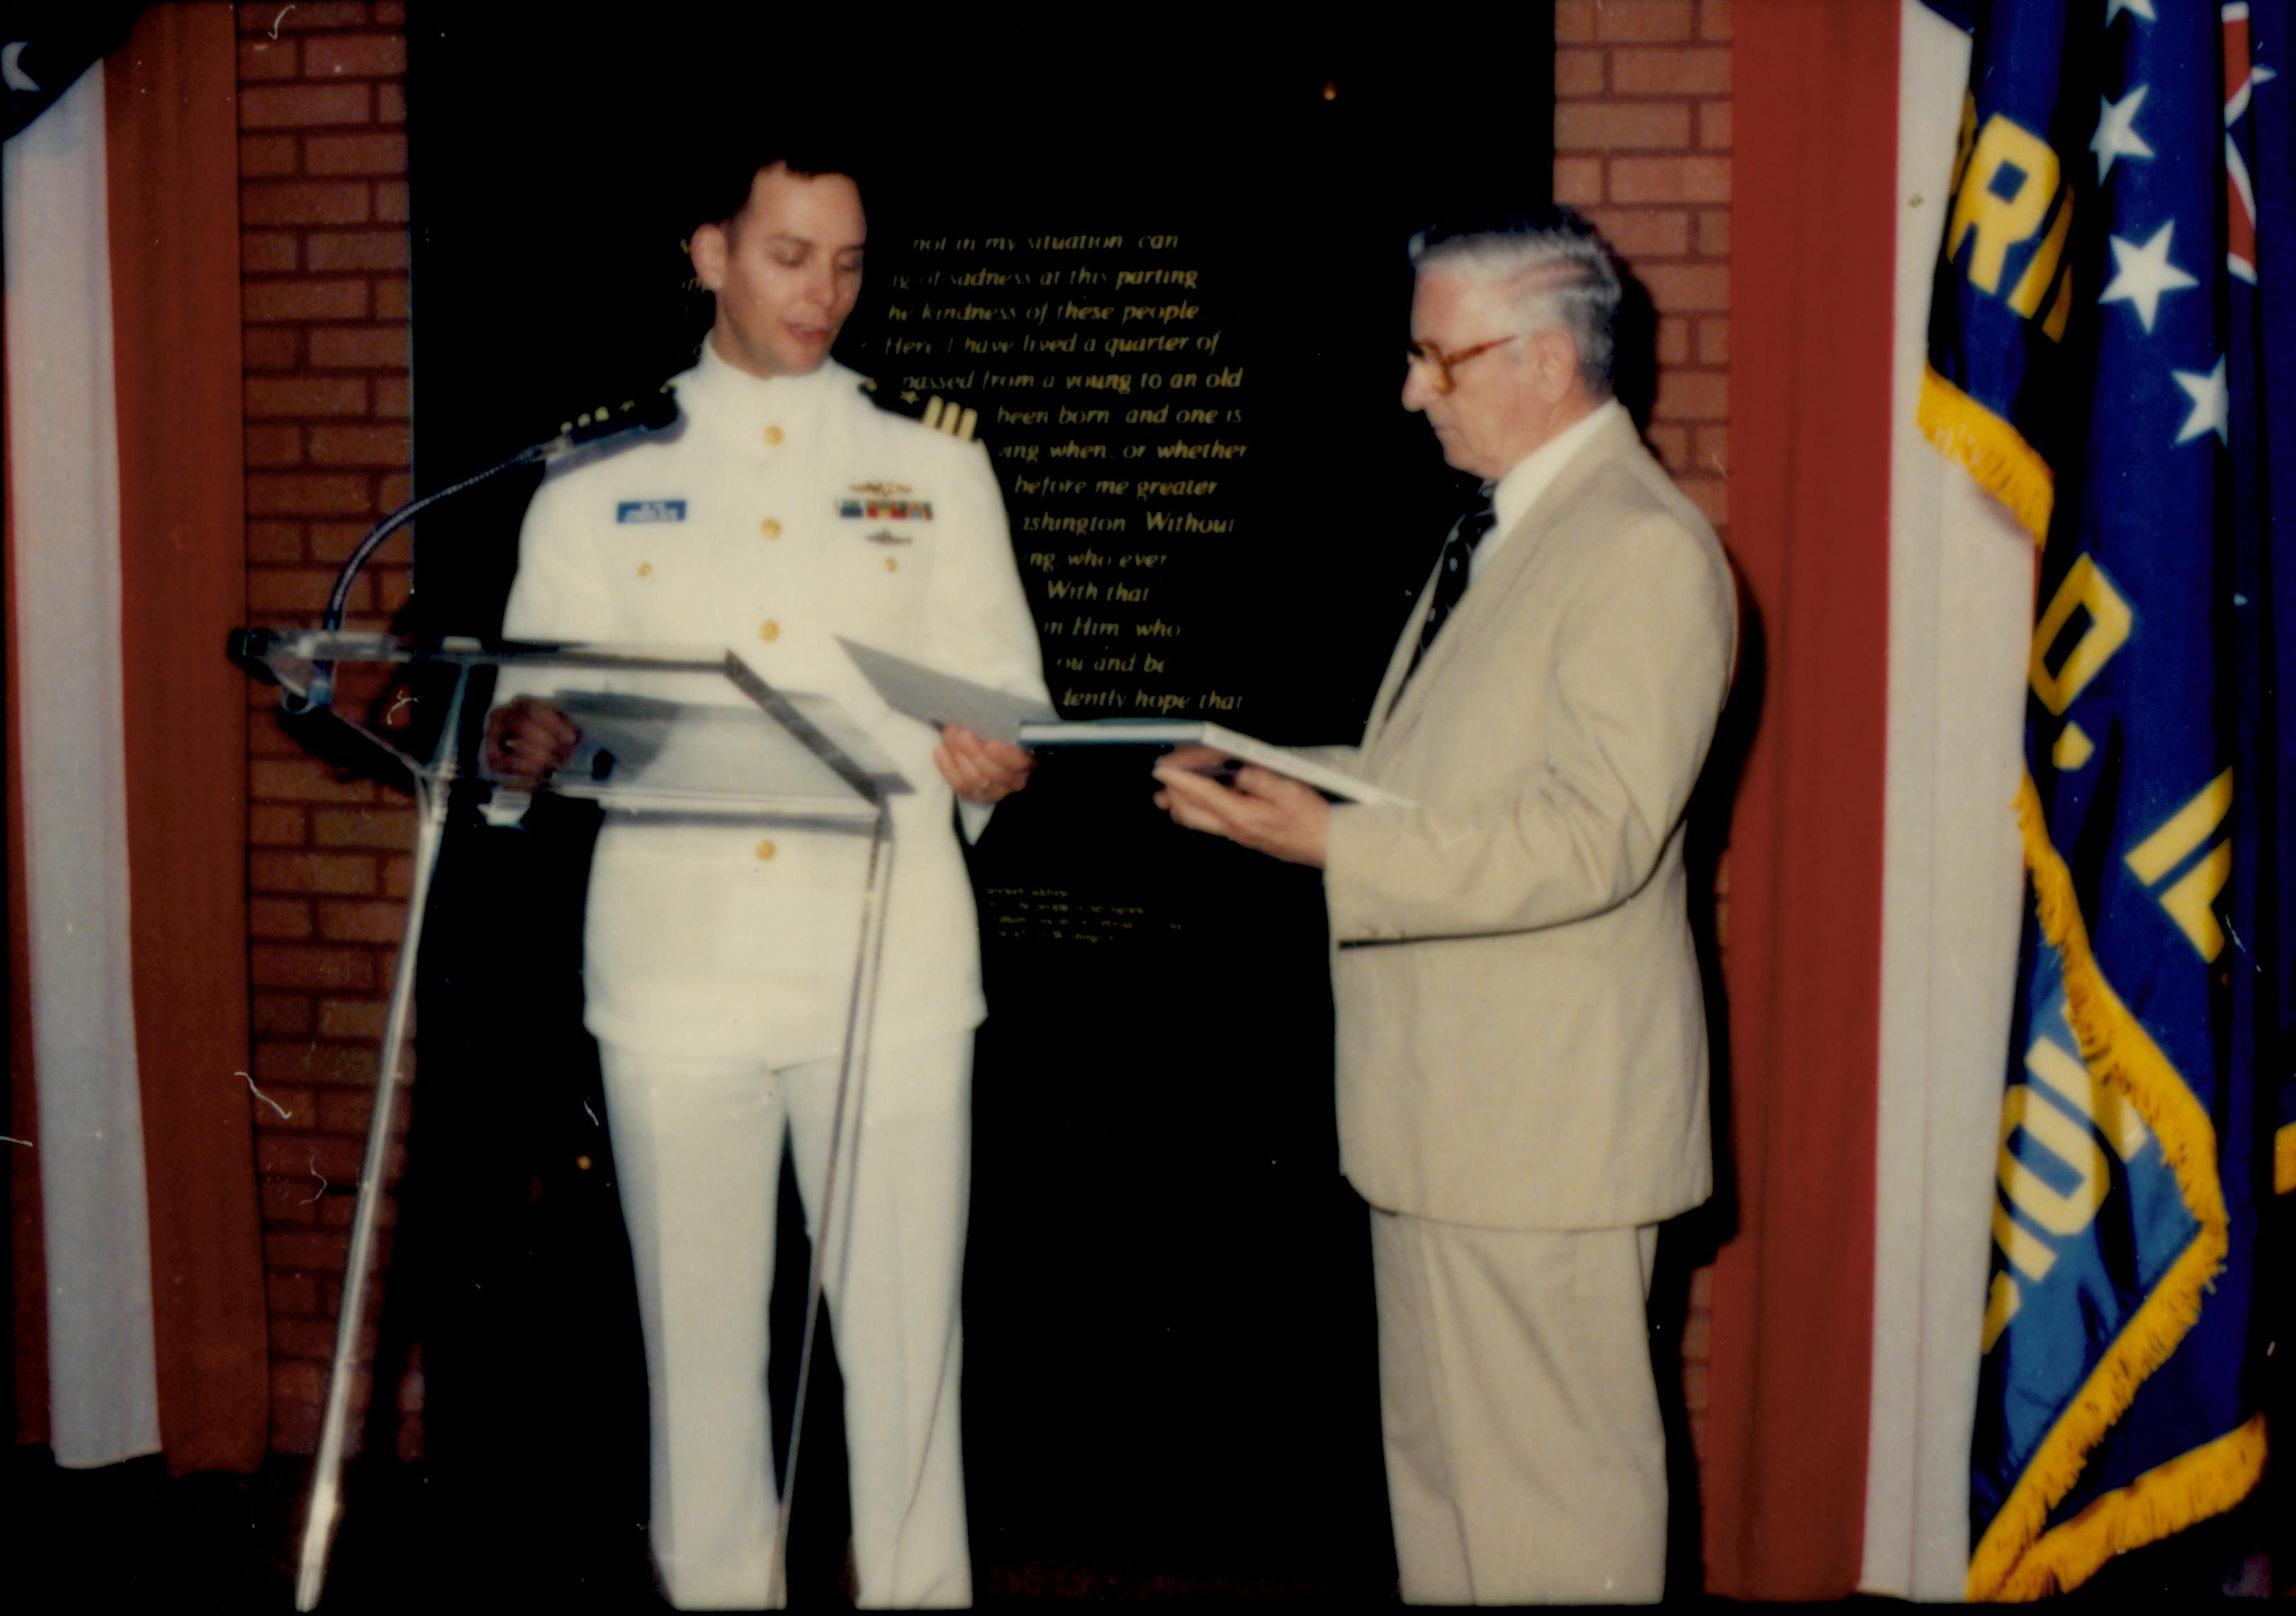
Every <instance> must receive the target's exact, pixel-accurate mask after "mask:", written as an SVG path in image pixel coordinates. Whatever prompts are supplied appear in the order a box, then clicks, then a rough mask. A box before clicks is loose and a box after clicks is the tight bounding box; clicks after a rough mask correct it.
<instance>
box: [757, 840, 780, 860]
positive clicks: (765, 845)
mask: <svg viewBox="0 0 2296 1616" xmlns="http://www.w3.org/2000/svg"><path fill="white" fill-rule="evenodd" d="M779 850H780V849H777V848H775V846H774V844H773V843H772V842H770V841H761V842H759V843H758V860H759V862H760V863H762V862H763V861H764V860H766V859H768V858H771V857H773V856H774V855H775V853H776V852H778V851H779Z"/></svg>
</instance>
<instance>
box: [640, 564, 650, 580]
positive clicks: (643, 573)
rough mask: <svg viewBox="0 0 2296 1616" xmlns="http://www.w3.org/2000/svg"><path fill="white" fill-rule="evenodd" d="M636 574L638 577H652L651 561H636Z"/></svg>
mask: <svg viewBox="0 0 2296 1616" xmlns="http://www.w3.org/2000/svg"><path fill="white" fill-rule="evenodd" d="M638 576H639V577H640V578H652V576H653V563H652V562H639V563H638Z"/></svg>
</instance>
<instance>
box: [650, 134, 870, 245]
mask: <svg viewBox="0 0 2296 1616" xmlns="http://www.w3.org/2000/svg"><path fill="white" fill-rule="evenodd" d="M776 163H779V164H781V165H782V166H783V167H784V168H787V169H788V170H789V171H790V172H791V174H794V175H796V176H798V177H799V179H818V178H820V177H821V176H823V175H824V174H841V175H843V176H845V177H846V178H848V179H849V180H851V181H852V182H853V183H854V184H855V185H857V186H859V187H860V188H861V193H862V195H863V196H864V197H866V196H867V195H868V191H869V186H868V176H867V170H868V168H869V165H868V164H867V163H865V162H864V161H862V160H861V159H860V157H859V154H858V153H857V152H850V151H847V150H840V149H839V148H836V147H833V146H828V145H823V144H799V143H791V144H780V143H767V142H757V143H753V144H750V145H748V146H747V147H746V148H743V149H740V150H738V151H736V152H734V153H732V154H731V155H726V156H718V157H713V158H709V159H705V160H703V162H702V163H701V164H700V165H699V166H698V168H697V171H696V173H695V175H694V178H693V200H692V201H691V202H690V203H689V204H688V207H687V215H688V217H689V219H690V220H691V222H692V223H693V225H695V226H701V225H724V224H726V223H728V222H729V221H730V220H732V218H733V217H734V215H735V214H737V213H739V212H741V211H742V204H743V203H745V202H747V201H749V200H750V185H753V184H754V183H756V180H757V177H758V175H759V174H760V173H762V172H763V171H765V170H766V169H767V168H772V167H773V166H774V165H775V164H776Z"/></svg>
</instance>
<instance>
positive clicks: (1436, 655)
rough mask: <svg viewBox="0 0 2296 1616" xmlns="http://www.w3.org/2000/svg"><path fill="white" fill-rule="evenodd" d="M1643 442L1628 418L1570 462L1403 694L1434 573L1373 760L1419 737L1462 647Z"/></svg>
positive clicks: (1608, 427) (1377, 709) (1396, 669)
mask: <svg viewBox="0 0 2296 1616" xmlns="http://www.w3.org/2000/svg"><path fill="white" fill-rule="evenodd" d="M1635 443H1636V438H1635V430H1634V423H1633V422H1632V421H1631V420H1630V419H1628V418H1627V417H1626V416H1625V415H1624V414H1620V417H1619V418H1618V419H1617V420H1614V421H1611V422H1607V423H1605V424H1604V425H1603V427H1602V428H1600V429H1599V430H1598V431H1596V432H1595V435H1594V436H1593V437H1592V438H1589V439H1587V442H1586V444H1585V445H1584V446H1583V447H1581V448H1580V449H1579V452H1578V453H1577V454H1576V455H1572V456H1571V457H1570V459H1569V460H1568V461H1566V462H1565V463H1563V465H1562V470H1560V471H1559V472H1556V473H1555V474H1554V480H1552V481H1551V482H1549V483H1548V484H1547V485H1546V488H1544V489H1542V490H1541V491H1540V493H1539V496H1538V498H1537V499H1535V500H1533V501H1531V504H1530V508H1529V510H1527V511H1525V512H1524V513H1522V515H1521V517H1519V518H1518V519H1517V520H1516V521H1515V522H1514V524H1513V526H1512V527H1510V528H1509V529H1507V530H1506V537H1505V542H1504V543H1502V544H1501V545H1500V546H1499V547H1498V549H1497V552H1496V553H1494V554H1492V555H1491V556H1490V558H1489V560H1488V562H1486V563H1485V564H1484V566H1483V568H1482V570H1481V571H1480V572H1479V573H1477V574H1476V575H1475V578H1474V581H1473V582H1472V583H1471V584H1470V585H1469V586H1468V587H1467V593H1466V595H1464V597H1462V598H1461V600H1460V602H1459V604H1458V606H1457V608H1456V610H1454V611H1453V612H1452V613H1451V617H1450V619H1449V620H1448V621H1447V622H1446V623H1445V624H1444V625H1443V629H1442V632H1441V633H1439V634H1438V635H1437V636H1435V643H1434V644H1432V645H1430V646H1429V647H1428V648H1427V655H1426V656H1425V657H1424V658H1423V660H1421V662H1420V664H1419V671H1418V672H1417V673H1416V674H1415V675H1413V676H1412V679H1411V683H1410V685H1408V686H1406V688H1404V689H1403V691H1402V692H1401V693H1400V695H1398V693H1397V690H1396V687H1397V686H1398V685H1400V684H1401V683H1402V680H1403V675H1404V670H1405V669H1407V668H1409V667H1410V666H1411V652H1412V651H1413V649H1414V648H1415V647H1416V646H1417V644H1418V643H1419V625H1420V624H1421V623H1423V622H1424V621H1425V620H1426V617H1427V603H1428V596H1429V595H1430V594H1431V590H1432V587H1433V576H1432V574H1430V576H1429V583H1428V587H1426V588H1423V589H1422V590H1421V591H1420V599H1419V604H1418V608H1417V609H1416V610H1415V611H1413V612H1412V614H1411V621H1410V623H1409V625H1408V626H1407V627H1406V628H1405V629H1404V633H1403V638H1402V639H1401V640H1400V641H1399V642H1398V644H1397V645H1396V648H1395V653H1394V655H1392V656H1391V657H1390V658H1389V659H1388V667H1387V677H1386V678H1385V679H1383V680H1382V681H1381V683H1380V689H1379V698H1378V701H1377V702H1376V704H1375V705H1374V707H1373V709H1372V710H1373V712H1374V713H1375V714H1378V715H1381V717H1380V718H1377V719H1375V720H1374V725H1373V726H1372V729H1371V732H1370V733H1369V734H1366V735H1365V738H1364V752H1365V758H1366V759H1369V758H1370V757H1371V756H1372V755H1373V754H1374V752H1375V751H1380V750H1382V749H1384V748H1385V747H1387V746H1388V745H1390V744H1393V743H1399V742H1401V741H1402V739H1403V738H1404V736H1406V734H1409V733H1410V732H1411V729H1412V726H1414V725H1415V724H1416V723H1417V722H1418V720H1419V715H1420V713H1421V712H1422V711H1423V710H1424V709H1425V707H1426V704H1427V701H1428V694H1427V693H1428V691H1430V690H1431V689H1432V688H1434V687H1435V686H1436V685H1439V684H1440V683H1441V682H1442V679H1443V677H1444V675H1445V673H1446V672H1447V669H1449V668H1450V665H1451V663H1452V662H1453V661H1454V660H1456V659H1457V658H1458V657H1459V656H1460V655H1461V654H1462V647H1464V646H1467V645H1469V644H1472V642H1473V640H1474V638H1475V636H1476V635H1477V634H1478V633H1480V630H1481V628H1482V623H1483V619H1485V618H1487V617H1488V616H1490V615H1491V614H1492V613H1494V612H1497V611H1501V610H1502V609H1503V607H1502V603H1503V602H1504V601H1505V598H1506V597H1507V596H1509V595H1512V594H1513V592H1514V589H1515V587H1516V585H1517V584H1518V583H1519V582H1520V581H1521V578H1522V576H1523V574H1524V573H1526V572H1528V571H1529V570H1530V567H1531V563H1532V562H1533V561H1534V560H1535V559H1536V558H1537V556H1538V553H1539V550H1540V548H1541V546H1540V542H1539V541H1540V538H1541V537H1542V536H1543V535H1544V534H1545V532H1546V529H1548V528H1550V527H1552V526H1553V525H1554V521H1555V519H1556V518H1557V517H1558V516H1559V515H1561V514H1562V513H1563V512H1564V511H1567V510H1568V509H1570V506H1571V504H1574V503H1575V502H1576V501H1577V500H1578V498H1579V496H1580V495H1581V494H1583V493H1584V492H1585V491H1586V488H1587V484H1589V483H1590V482H1592V481H1593V480H1594V479H1595V474H1596V473H1597V472H1600V471H1601V470H1602V469H1603V467H1604V466H1605V465H1607V464H1609V463H1610V462H1611V460H1612V459H1613V458H1614V457H1616V456H1617V455H1620V454H1622V453H1624V452H1626V451H1627V450H1628V449H1630V448H1632V447H1634V445H1635Z"/></svg>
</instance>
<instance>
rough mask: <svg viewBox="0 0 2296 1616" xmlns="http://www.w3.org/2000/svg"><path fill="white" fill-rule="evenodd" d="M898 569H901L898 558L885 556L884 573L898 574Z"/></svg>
mask: <svg viewBox="0 0 2296 1616" xmlns="http://www.w3.org/2000/svg"><path fill="white" fill-rule="evenodd" d="M900 567H901V562H900V558H899V557H898V556H895V555H889V556H887V557H886V558H885V570H886V571H888V572H898V571H899V570H900Z"/></svg>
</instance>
